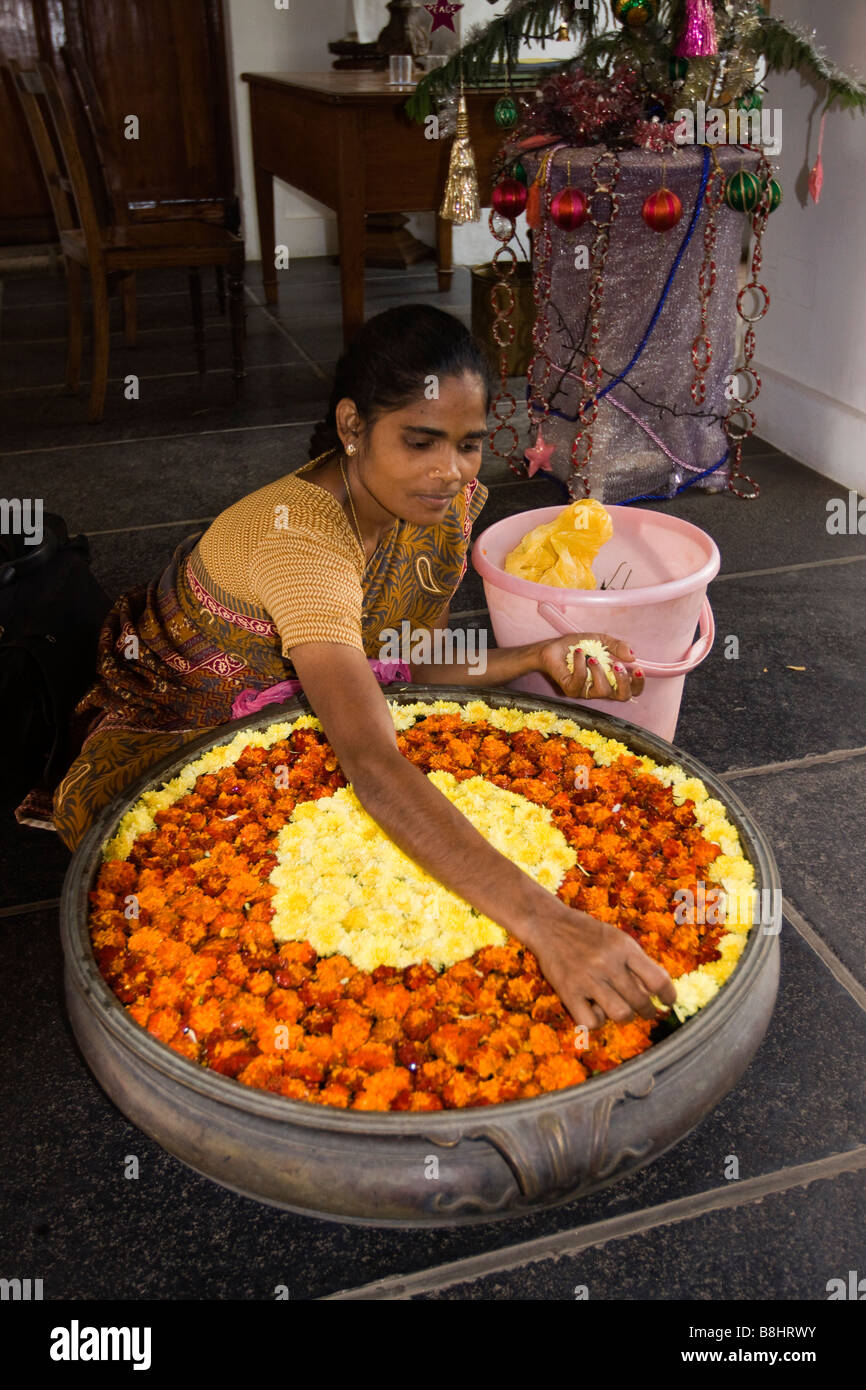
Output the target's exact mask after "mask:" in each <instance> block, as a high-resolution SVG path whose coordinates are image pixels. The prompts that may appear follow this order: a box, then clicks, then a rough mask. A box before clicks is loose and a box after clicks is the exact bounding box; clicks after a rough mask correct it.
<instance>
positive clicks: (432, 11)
mask: <svg viewBox="0 0 866 1390" xmlns="http://www.w3.org/2000/svg"><path fill="white" fill-rule="evenodd" d="M424 8H425V10H426V11H427V13H428V14H429V16H430V18H431V19H432V21H433V23H432V24H431V25H430V33H431V34H435V33H436V30H437V29H450V30H451V33H452V34H453V33H455V32H456V30H455V28H454V16H455V15H456V13H457V11H458V10H462V9H463V6H462V5H455V4H453V3H451V0H436V3H435V4H434V5H425V6H424ZM472 220H473V221H476V220H477V219H475V218H473V219H472Z"/></svg>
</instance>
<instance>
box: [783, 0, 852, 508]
mask: <svg viewBox="0 0 866 1390" xmlns="http://www.w3.org/2000/svg"><path fill="white" fill-rule="evenodd" d="M773 8H774V12H778V13H782V12H783V13H784V16H785V18H786V19H787V20H789V21H792V22H799V23H802V24H803V25H805V26H806V27H807V28H809V29H811V28H813V27H817V29H818V41H819V42H820V43H821V45H822V47H824V48H825V49H826V50H827V53H828V54H829V56H830V57H831V58H833V59H834V60H835V61H836V62H838V63H840V64H842V65H843V66H844V67H845V68H848V69H851V68H853V69H855V70H859V71H860V72H861V73H863V72H866V6H864V4H863V0H833V4H832V5H827V4H820V5H819V4H817V3H816V0H784V5H783V6H782V5H777V6H774V7H773ZM767 85H768V87H769V91H770V96H769V98H768V99H766V100H765V103H764V104H765V106H767V107H774V108H779V109H780V110H781V111H782V115H783V142H782V153H781V157H780V160H779V164H780V173H779V178H780V180H781V183H782V186H783V188H784V193H785V197H784V202H783V203H782V206H781V207H780V208H779V209H778V211H777V212H774V213H773V215H772V217H771V218H770V221H769V223H768V227H767V233H766V236H765V239H764V247H765V256H764V274H763V277H762V278H763V279H764V281H765V283H766V285H767V287H768V289H769V291H770V296H771V301H772V302H771V304H770V310H769V313H768V314H767V317H766V318H765V319H764V320H763V321H762V322H761V323H759V324H758V325H757V326H756V333H757V340H758V347H757V354H756V363H757V367H758V371H759V373H760V375H761V377H762V380H763V390H762V392H761V395H760V396H759V398H758V402H757V407H756V409H757V415H758V431H759V433H760V435H761V436H762V438H764V439H767V440H769V441H770V443H771V444H774V445H776V447H777V448H779V449H782V450H783V451H784V452H785V453H787V454H791V455H792V456H793V457H794V458H797V459H800V460H801V461H802V462H804V463H808V464H809V465H810V467H812V468H815V469H817V470H818V471H819V472H821V473H824V474H826V475H827V476H828V477H830V478H833V479H835V480H836V481H837V482H839V483H842V484H843V485H845V486H847V487H851V488H857V489H859V490H860V491H866V371H864V367H863V358H864V351H866V258H864V254H863V253H864V244H866V117H864V116H862V115H854V114H852V113H850V112H842V111H839V110H838V109H834V111H832V112H831V113H830V114H829V115H828V117H827V123H826V128H825V134H824V191H823V194H822V196H821V202H820V203H819V204H818V206H817V207H816V206H815V205H814V203H812V202H811V200H808V201H807V200H806V177H807V174H808V170H809V168H811V166H812V164H813V163H814V161H815V157H816V153H817V147H818V128H819V125H820V105H819V104H818V102H817V96H816V91H815V89H814V88H813V87H812V86H810V85H807V84H805V83H803V82H801V81H800V79H799V78H798V77H796V76H790V75H789V76H786V77H780V76H779V75H778V74H773V75H771V77H770V78H769V80H768V84H767ZM816 106H817V110H816ZM810 117H811V122H810Z"/></svg>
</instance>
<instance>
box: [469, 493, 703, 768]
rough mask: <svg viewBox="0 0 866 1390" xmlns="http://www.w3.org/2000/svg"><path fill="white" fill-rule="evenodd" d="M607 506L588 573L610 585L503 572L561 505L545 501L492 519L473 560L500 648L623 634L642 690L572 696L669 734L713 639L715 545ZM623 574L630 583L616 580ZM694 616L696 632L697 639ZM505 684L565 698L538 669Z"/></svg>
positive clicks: (653, 517)
mask: <svg viewBox="0 0 866 1390" xmlns="http://www.w3.org/2000/svg"><path fill="white" fill-rule="evenodd" d="M607 510H608V511H609V512H610V516H611V520H612V521H613V536H612V538H611V539H610V540H609V541H607V542H606V544H605V545H603V546H602V547H601V549H600V551H599V552H598V555H597V557H596V559H595V561H594V563H593V573H594V574H595V577H596V581H597V583H598V584H599V585H600V584H601V583H602V582H603V581H605V580H608V581H612V582H613V584H614V585H615V586H616V587H613V588H610V589H604V590H603V589H601V588H598V589H557V588H552V587H551V586H550V585H547V584H532V583H530V582H529V581H528V580H526V579H518V578H517V577H516V576H515V575H511V574H507V573H506V571H505V568H504V566H505V557H506V555H508V554H509V552H510V551H512V550H513V549H514V547H515V546H516V545H517V543H518V541H520V540H521V539H522V538H523V536H525V535H526V533H527V531H531V530H532V528H533V527H534V526H539V525H541V524H542V523H543V522H546V521H552V520H553V519H554V517H556V516H558V515H559V513H560V512H561V511H562V508H561V507H542V508H540V509H539V510H538V511H532V512H521V513H520V514H519V515H518V516H510V517H507V518H506V519H505V520H504V521H497V522H496V524H495V525H494V526H490V527H488V529H487V530H486V531H483V532H482V533H481V535H480V536H479V537H478V540H477V541H476V542H475V545H474V547H473V550H472V563H473V564H474V566H475V568H476V570H477V571H478V573H479V574H480V575H481V577H482V579H483V580H484V592H485V594H486V597H487V606H488V608H489V610H490V621H491V623H492V626H493V631H494V634H495V636H496V643H497V646H500V647H517V646H522V645H523V644H524V643H526V642H538V641H540V640H541V639H543V638H549V637H554V636H556V634H557V633H570V632H606V633H608V634H609V635H610V636H612V637H620V638H622V639H624V641H626V642H627V643H628V645H629V646H630V647H631V648H632V649H633V650H634V651H635V653H636V658H635V665H636V666H638V667H639V668H640V669H641V670H642V671H643V672H644V674H645V676H646V678H647V679H646V684H645V686H644V690H643V693H642V694H641V695H640V696H639V697H638V698H637V699H636V700H635V701H633V702H631V703H628V704H622V703H621V702H620V701H618V700H575V701H574V703H575V704H580V705H585V706H586V707H587V708H588V709H592V710H599V711H601V712H603V713H604V714H612V715H618V716H619V717H620V718H621V719H628V720H630V721H631V722H632V723H634V724H638V725H640V726H641V728H644V729H650V730H652V732H653V733H655V734H658V735H659V736H660V737H661V738H664V739H668V740H669V741H670V740H671V739H672V738H673V736H674V734H675V732H676V727H677V718H678V716H679V711H680V702H681V700H682V696H683V686H684V684H685V678H686V676H687V674H688V673H689V671H693V670H694V668H695V667H696V666H697V665H699V663H700V662H701V661H703V659H704V657H705V656H706V655H707V653H708V652H709V650H710V648H711V647H712V645H713V639H714V637H715V625H714V623H713V610H712V609H711V607H710V604H709V600H708V599H707V596H706V593H707V585H708V584H709V583H710V581H711V580H712V579H714V578H715V576H716V575H717V574H718V572H719V565H720V563H721V559H720V556H719V551H718V547H717V545H716V543H715V541H714V540H713V539H712V537H711V536H708V535H707V534H706V532H705V531H701V530H700V528H699V527H697V526H692V525H691V524H690V523H689V522H688V521H681V520H680V519H679V517H675V516H669V515H667V513H665V512H650V511H646V510H645V509H643V508H637V507H608V508H607ZM629 571H631V574H630V575H629ZM626 579H627V580H628V586H627V588H622V587H620V586H622V584H623V583H624V582H625V581H626ZM698 624H700V636H699V638H698V640H697V641H694V634H695V627H696V626H697V625H698ZM511 684H512V686H513V687H514V688H515V689H517V690H526V691H528V692H530V693H531V694H535V695H550V694H551V693H554V694H555V695H557V696H558V698H559V699H562V698H563V695H562V691H561V690H560V689H559V687H558V686H555V685H554V684H553V682H551V681H549V680H548V679H547V677H546V676H543V675H542V674H541V673H540V672H538V671H536V672H533V673H532V674H531V675H528V676H523V677H522V678H521V679H520V680H515V681H512V682H511Z"/></svg>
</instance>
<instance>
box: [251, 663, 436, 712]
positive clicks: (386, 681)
mask: <svg viewBox="0 0 866 1390" xmlns="http://www.w3.org/2000/svg"><path fill="white" fill-rule="evenodd" d="M367 660H368V662H369V665H370V668H371V670H372V672H373V675H374V676H375V677H376V680H377V681H378V682H379V684H380V685H391V684H392V682H394V681H411V679H412V672H411V670H410V669H409V667H408V666H407V665H406V664H405V662H403V661H376V660H375V658H373V657H368V658H367ZM300 689H301V682H300V681H280V682H279V683H278V684H277V685H269V686H268V687H267V689H266V690H242V691H241V693H240V695H238V697H237V699H236V700H235V702H234V704H233V705H232V719H243V718H244V716H245V715H247V714H256V713H257V712H258V711H259V710H260V709H263V708H264V707H265V705H278V704H282V702H283V700H288V699H289V698H290V696H292V695H297V693H298V691H299V690H300Z"/></svg>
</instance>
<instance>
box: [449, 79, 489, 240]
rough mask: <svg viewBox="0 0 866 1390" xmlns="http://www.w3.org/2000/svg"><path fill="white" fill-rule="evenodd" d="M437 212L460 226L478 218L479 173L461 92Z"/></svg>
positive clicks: (479, 209) (479, 214) (479, 205)
mask: <svg viewBox="0 0 866 1390" xmlns="http://www.w3.org/2000/svg"><path fill="white" fill-rule="evenodd" d="M439 216H440V217H442V218H443V219H444V220H445V221H446V222H453V223H454V224H455V225H456V226H458V227H459V226H462V225H463V224H464V223H465V222H480V221H481V202H480V199H479V197H478V175H477V174H476V172H475V156H474V154H473V153H472V146H471V145H470V144H469V115H468V113H467V110H466V98H465V96H464V95H463V92H462V91H461V93H460V100H459V102H458V103H457V131H456V134H455V136H454V144H453V145H452V146H451V160H450V163H449V165H448V177H447V179H446V180H445V196H444V198H443V200H442V207H441V208H440V209H439Z"/></svg>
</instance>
